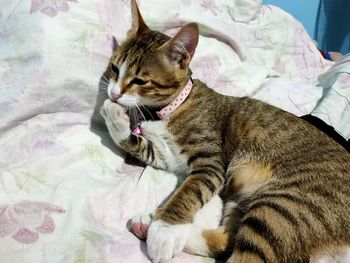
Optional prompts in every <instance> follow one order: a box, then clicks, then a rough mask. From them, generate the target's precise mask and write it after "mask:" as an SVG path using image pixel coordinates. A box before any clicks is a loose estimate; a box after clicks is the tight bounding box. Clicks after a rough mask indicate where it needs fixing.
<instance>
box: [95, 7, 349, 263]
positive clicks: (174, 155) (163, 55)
mask: <svg viewBox="0 0 350 263" xmlns="http://www.w3.org/2000/svg"><path fill="white" fill-rule="evenodd" d="M131 9H132V20H133V22H132V28H131V30H130V31H129V32H128V36H127V38H126V40H125V41H124V42H123V43H122V44H121V45H120V46H119V47H118V48H117V50H116V51H115V52H114V54H113V56H112V57H111V60H110V64H109V67H108V70H107V75H108V79H109V85H108V94H109V97H110V99H108V100H106V101H105V102H104V105H103V106H102V108H101V114H102V115H103V117H104V118H105V121H106V125H107V127H108V130H109V133H110V135H111V137H112V138H113V140H114V142H115V143H116V144H117V145H118V146H119V147H121V148H122V149H123V150H124V151H125V152H127V153H129V154H131V155H133V156H134V157H136V158H138V159H140V160H142V161H143V162H145V163H146V164H148V165H151V166H153V167H156V168H159V169H164V170H167V171H170V172H173V173H176V174H186V175H187V177H186V180H185V181H184V182H183V184H182V185H181V186H180V187H179V188H178V189H177V190H176V192H175V193H174V194H173V195H172V196H171V197H170V199H169V200H168V201H167V202H166V203H165V204H164V205H163V206H162V207H161V208H158V209H157V210H156V212H155V213H154V215H153V217H152V218H151V217H150V216H140V217H137V218H136V219H135V220H136V221H135V220H134V224H133V229H134V232H135V233H136V234H137V235H138V236H139V237H141V238H142V237H145V236H146V232H147V249H148V254H149V256H150V258H151V259H152V261H153V262H166V261H168V260H170V259H171V258H172V257H174V256H176V255H177V254H178V253H180V252H181V251H183V250H185V251H187V252H189V253H193V254H199V255H205V256H214V257H216V256H219V255H221V254H223V253H227V252H229V253H230V257H229V259H228V262H234V263H243V262H250V263H258V262H288V263H290V262H293V263H294V262H308V261H309V260H310V258H312V257H314V256H317V255H320V254H323V253H327V252H328V251H341V250H343V249H344V248H347V247H348V246H349V245H350V234H349V229H350V195H349V193H348V191H349V189H350V155H349V153H348V152H346V151H345V150H344V149H343V148H342V147H341V146H339V145H338V144H337V143H336V142H334V141H333V140H332V139H330V138H329V137H327V136H326V135H325V134H323V133H322V132H320V131H319V130H317V129H316V128H314V127H313V126H311V125H309V124H308V123H307V122H305V121H303V120H301V119H298V118H297V117H295V116H293V115H292V114H289V113H287V112H285V111H283V110H281V109H278V108H276V107H273V106H271V105H268V104H266V103H264V102H261V101H258V100H254V99H251V98H245V97H243V98H236V97H228V96H224V95H221V94H218V93H216V92H215V91H213V90H212V89H210V88H208V87H207V86H206V85H205V84H204V83H202V82H201V81H200V80H193V81H192V79H191V70H190V69H189V63H190V61H191V58H192V57H193V55H194V52H195V48H196V46H197V44H198V36H199V33H198V27H197V25H196V24H195V23H190V24H187V25H184V26H183V27H182V28H181V29H180V31H179V32H178V33H177V34H176V35H175V36H174V37H173V38H170V37H169V36H167V35H165V34H162V33H160V32H157V31H153V30H151V29H149V28H148V27H147V25H146V24H145V23H144V21H143V19H142V17H141V14H140V12H139V10H138V7H137V5H136V2H135V0H132V1H131ZM135 105H137V106H139V105H144V106H147V107H149V108H153V109H159V111H158V115H159V119H157V120H152V121H145V122H143V123H142V124H141V126H140V127H138V129H137V130H136V131H135V130H134V131H133V132H131V128H130V118H129V116H128V115H127V114H126V110H125V108H126V107H135ZM219 196H220V198H219ZM220 200H223V203H224V207H223V211H224V213H223V218H222V220H221V224H220V226H217V228H215V229H209V228H206V227H205V226H203V224H201V223H198V224H197V222H200V221H201V219H200V217H201V216H202V217H203V216H204V217H210V216H213V214H214V213H213V211H214V210H215V211H217V209H221V208H222V207H221V202H220ZM204 210H205V212H203V213H201V212H202V211H204ZM148 225H149V226H148ZM147 227H148V230H147Z"/></svg>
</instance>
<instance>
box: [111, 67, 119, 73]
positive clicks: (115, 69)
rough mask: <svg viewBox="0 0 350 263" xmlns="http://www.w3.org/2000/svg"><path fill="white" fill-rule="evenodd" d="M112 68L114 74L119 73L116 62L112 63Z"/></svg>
mask: <svg viewBox="0 0 350 263" xmlns="http://www.w3.org/2000/svg"><path fill="white" fill-rule="evenodd" d="M111 69H112V71H113V73H114V74H116V75H118V74H119V69H118V67H117V66H115V65H114V64H111Z"/></svg>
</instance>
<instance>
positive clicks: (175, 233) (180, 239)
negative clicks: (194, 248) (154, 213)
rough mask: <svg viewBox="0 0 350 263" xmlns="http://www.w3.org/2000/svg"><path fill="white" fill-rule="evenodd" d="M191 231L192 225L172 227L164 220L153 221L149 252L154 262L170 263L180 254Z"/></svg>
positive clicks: (148, 236) (149, 237) (148, 245)
mask: <svg viewBox="0 0 350 263" xmlns="http://www.w3.org/2000/svg"><path fill="white" fill-rule="evenodd" d="M190 230H191V224H178V225H171V224H168V223H166V222H164V221H163V220H154V221H152V223H151V225H150V226H149V228H148V233H147V251H148V255H149V256H150V258H151V260H152V262H153V263H163V262H169V261H170V260H171V259H172V258H173V257H174V256H177V255H178V254H180V253H181V252H182V251H183V249H184V247H185V245H186V242H187V238H188V236H189V233H190Z"/></svg>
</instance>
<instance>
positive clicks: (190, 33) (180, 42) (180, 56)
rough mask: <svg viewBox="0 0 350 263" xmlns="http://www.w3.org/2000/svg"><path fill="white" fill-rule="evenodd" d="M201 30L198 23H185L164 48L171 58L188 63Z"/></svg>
mask: <svg viewBox="0 0 350 263" xmlns="http://www.w3.org/2000/svg"><path fill="white" fill-rule="evenodd" d="M198 39H199V31H198V25H197V24H196V23H189V24H186V25H184V26H183V27H182V28H181V29H180V31H179V32H178V33H177V34H176V35H175V36H174V37H173V38H172V39H170V40H169V41H168V42H167V43H165V44H164V46H163V47H162V49H164V50H165V52H166V55H167V56H168V58H170V59H171V60H175V61H177V62H179V63H180V64H186V65H188V64H189V63H190V61H191V59H192V57H193V55H194V52H195V50H196V47H197V45H198Z"/></svg>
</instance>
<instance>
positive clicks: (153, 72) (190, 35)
mask: <svg viewBox="0 0 350 263" xmlns="http://www.w3.org/2000/svg"><path fill="white" fill-rule="evenodd" d="M131 11H132V28H131V29H130V31H129V32H128V35H127V38H126V40H125V41H124V42H123V43H122V44H121V45H120V46H119V47H117V48H116V50H115V52H114V54H113V55H112V57H111V60H110V64H109V66H108V69H107V72H106V75H107V77H108V79H109V85H108V96H109V97H110V98H111V99H112V100H113V101H116V102H117V103H119V104H121V105H124V106H135V105H145V106H149V107H160V106H164V105H166V104H168V103H170V102H171V101H172V100H174V99H175V98H176V97H177V96H178V94H179V93H180V92H181V90H182V88H183V87H184V86H185V85H186V83H187V81H188V80H189V78H190V76H191V70H190V69H189V63H190V61H191V59H192V57H193V54H194V51H195V48H196V46H197V44H198V34H199V33H198V27H197V24H195V23H190V24H187V25H185V26H183V27H182V28H181V29H180V31H179V32H178V33H177V34H176V35H175V36H174V37H173V38H170V37H169V36H167V35H165V34H163V33H161V32H158V31H153V30H151V29H149V28H148V26H147V25H146V24H145V22H144V21H143V18H142V16H141V14H140V11H139V9H138V7H137V4H136V1H135V0H132V1H131Z"/></svg>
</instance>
